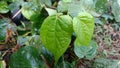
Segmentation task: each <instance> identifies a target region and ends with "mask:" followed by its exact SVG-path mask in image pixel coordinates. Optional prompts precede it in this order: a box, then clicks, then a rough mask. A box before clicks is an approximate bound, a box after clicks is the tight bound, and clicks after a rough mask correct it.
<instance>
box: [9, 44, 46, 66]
mask: <svg viewBox="0 0 120 68" xmlns="http://www.w3.org/2000/svg"><path fill="white" fill-rule="evenodd" d="M9 65H10V68H46V66H45V64H44V62H43V61H42V59H41V57H40V54H39V53H38V51H37V50H36V49H35V48H34V47H32V46H25V47H23V48H21V49H19V50H18V51H17V52H15V53H14V54H12V56H11V57H10V64H9Z"/></svg>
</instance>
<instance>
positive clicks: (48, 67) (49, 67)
mask: <svg viewBox="0 0 120 68" xmlns="http://www.w3.org/2000/svg"><path fill="white" fill-rule="evenodd" d="M41 57H42V59H43V61H44V62H45V64H46V65H47V68H51V66H50V65H49V64H48V62H47V60H46V59H45V57H44V56H43V55H41Z"/></svg>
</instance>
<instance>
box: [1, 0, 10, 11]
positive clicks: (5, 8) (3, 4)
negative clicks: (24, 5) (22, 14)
mask: <svg viewBox="0 0 120 68" xmlns="http://www.w3.org/2000/svg"><path fill="white" fill-rule="evenodd" d="M8 11H9V8H8V4H7V2H5V1H0V13H7V12H8Z"/></svg>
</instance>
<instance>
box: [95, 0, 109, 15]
mask: <svg viewBox="0 0 120 68" xmlns="http://www.w3.org/2000/svg"><path fill="white" fill-rule="evenodd" d="M94 2H95V9H96V11H97V12H99V13H101V14H102V13H105V12H107V7H108V0H95V1H94Z"/></svg>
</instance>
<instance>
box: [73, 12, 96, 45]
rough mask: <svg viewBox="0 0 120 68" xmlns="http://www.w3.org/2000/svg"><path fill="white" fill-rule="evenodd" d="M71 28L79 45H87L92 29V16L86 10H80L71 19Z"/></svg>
mask: <svg viewBox="0 0 120 68" xmlns="http://www.w3.org/2000/svg"><path fill="white" fill-rule="evenodd" d="M73 29H74V31H75V33H76V36H77V39H78V41H79V43H80V45H86V46H89V44H90V41H91V38H92V35H93V31H94V18H93V16H91V15H90V14H89V13H87V12H81V13H80V14H79V15H78V16H77V17H75V18H74V19H73Z"/></svg>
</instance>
